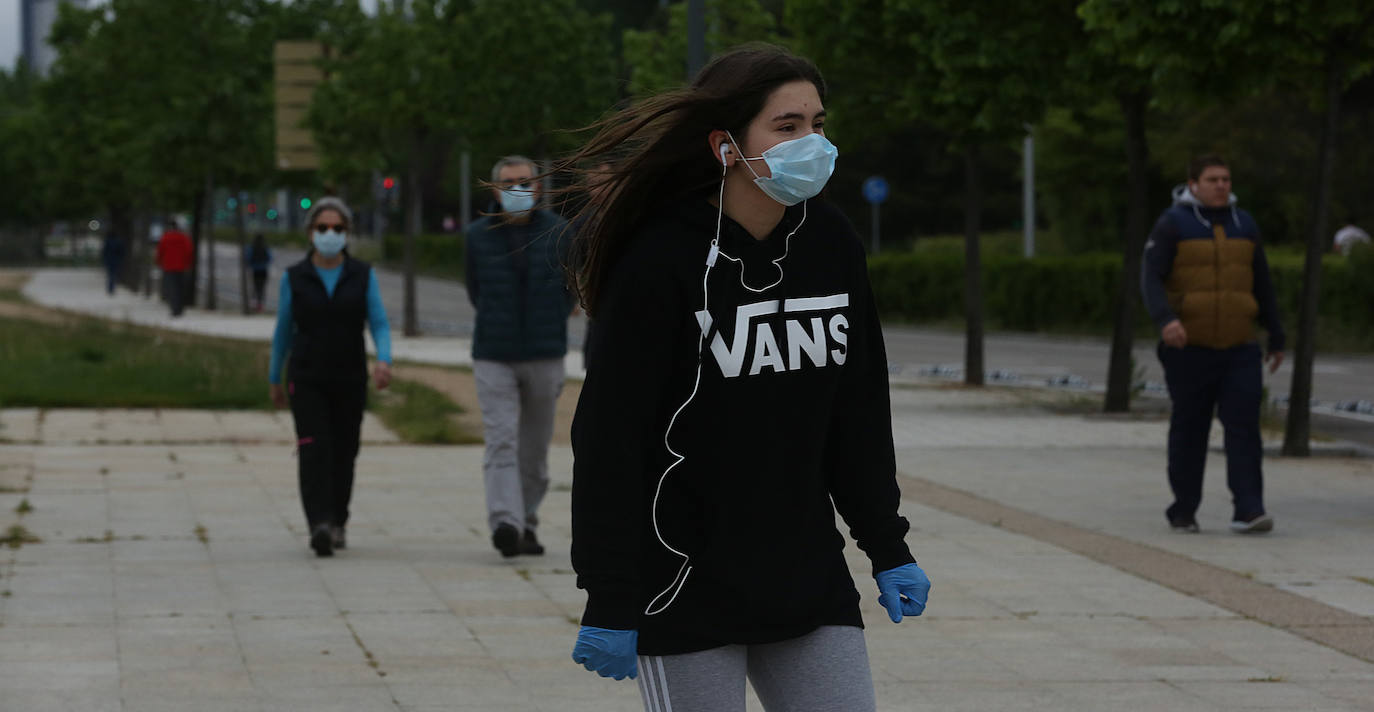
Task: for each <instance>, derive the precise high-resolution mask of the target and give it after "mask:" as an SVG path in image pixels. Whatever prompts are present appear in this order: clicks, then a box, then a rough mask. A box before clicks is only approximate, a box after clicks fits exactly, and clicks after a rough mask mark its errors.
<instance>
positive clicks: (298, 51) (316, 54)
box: [272, 40, 324, 171]
mask: <svg viewBox="0 0 1374 712" xmlns="http://www.w3.org/2000/svg"><path fill="white" fill-rule="evenodd" d="M323 59H324V47H323V46H322V45H321V44H320V43H318V42H311V41H308V40H305V41H296V40H284V41H281V42H277V43H276V46H275V47H274V48H273V52H272V60H273V61H272V65H273V69H274V72H273V79H274V91H275V95H276V144H277V155H276V158H277V168H279V169H281V170H284V171H297V170H315V169H318V168H319V167H320V158H319V154H318V153H317V152H316V150H315V141H314V139H313V137H312V136H311V134H310V130H309V129H307V128H305V126H303V125H302V121H303V120H304V119H305V114H306V111H308V110H309V108H310V98H311V96H313V94H314V91H315V87H316V86H317V85H319V83H320V82H322V81H324V70H323V69H322V68H321V67H320V61H321V60H323Z"/></svg>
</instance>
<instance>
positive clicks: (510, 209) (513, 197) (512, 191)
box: [501, 185, 534, 217]
mask: <svg viewBox="0 0 1374 712" xmlns="http://www.w3.org/2000/svg"><path fill="white" fill-rule="evenodd" d="M501 209H502V210H504V211H506V212H507V213H510V214H511V215H514V216H515V217H524V216H525V215H527V214H529V212H530V211H531V210H533V209H534V191H533V190H530V189H529V188H526V187H525V186H523V185H513V186H511V187H509V188H506V189H504V190H502V191H501Z"/></svg>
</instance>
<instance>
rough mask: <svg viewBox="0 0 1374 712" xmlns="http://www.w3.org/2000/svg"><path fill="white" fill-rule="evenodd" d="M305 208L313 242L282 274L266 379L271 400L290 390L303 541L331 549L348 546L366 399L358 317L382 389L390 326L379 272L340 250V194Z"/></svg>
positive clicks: (343, 212) (349, 216)
mask: <svg viewBox="0 0 1374 712" xmlns="http://www.w3.org/2000/svg"><path fill="white" fill-rule="evenodd" d="M308 217H309V219H308V220H307V224H308V225H309V234H310V239H311V245H312V248H311V249H310V251H309V252H307V253H306V255H305V259H303V260H301V261H300V262H297V263H296V264H294V265H292V266H291V267H290V268H289V269H287V271H286V273H285V274H283V275H282V279H281V292H280V296H279V297H278V299H277V328H276V331H275V332H274V334H273V336H272V363H271V366H270V367H269V373H268V381H269V382H270V383H271V395H272V403H273V404H274V405H275V406H276V407H278V408H280V407H283V406H285V405H286V404H287V395H288V394H289V395H290V403H291V416H292V418H293V419H294V420H295V423H296V442H297V446H298V450H299V453H300V460H299V461H300V486H301V503H302V504H303V505H305V519H306V523H307V524H308V525H309V528H310V547H311V548H312V549H314V550H315V553H316V554H317V555H319V556H333V555H334V550H335V549H342V548H344V547H345V546H346V545H347V544H346V539H345V537H344V525H345V524H346V523H347V522H348V502H349V499H350V498H351V497H352V495H353V464H354V461H355V460H356V459H357V457H358V440H359V435H360V431H361V430H362V422H363V409H364V408H365V407H366V405H367V348H366V344H365V343H364V341H363V325H364V322H366V324H367V326H368V327H369V329H370V330H371V331H372V341H373V343H374V344H375V345H376V347H377V364H376V366H374V367H373V371H372V377H373V378H374V379H375V380H376V381H377V388H378V389H379V390H380V389H382V388H386V387H387V385H388V384H389V383H390V382H391V331H390V327H389V326H388V324H387V318H386V309H385V308H384V307H383V306H382V298H381V293H380V291H379V290H378V289H377V275H376V273H375V272H374V271H373V269H372V267H371V266H370V265H368V263H366V262H363V261H361V260H356V259H353V257H351V256H350V255H349V254H348V251H347V250H345V249H344V245H345V244H346V243H347V235H348V230H349V227H350V226H351V225H352V224H353V213H352V211H350V210H349V209H348V206H347V205H346V204H344V202H343V201H342V200H339V199H338V198H322V199H321V200H319V201H318V202H316V203H315V205H314V207H313V208H311V210H310V214H309V216H308ZM288 352H289V354H290V356H289V360H288V356H287V354H288ZM283 363H285V364H286V367H287V368H286V371H287V372H286V385H285V386H284V387H283V385H282V382H281V370H282V365H283Z"/></svg>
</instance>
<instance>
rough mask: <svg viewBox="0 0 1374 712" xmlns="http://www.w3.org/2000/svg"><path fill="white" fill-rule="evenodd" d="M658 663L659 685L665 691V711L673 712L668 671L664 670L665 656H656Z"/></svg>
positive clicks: (655, 659)
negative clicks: (669, 694)
mask: <svg viewBox="0 0 1374 712" xmlns="http://www.w3.org/2000/svg"><path fill="white" fill-rule="evenodd" d="M654 662H656V663H658V687H659V690H660V691H662V692H663V712H673V700H672V698H671V697H669V696H668V673H667V672H665V671H664V670H663V656H661V655H660V656H659V657H657V658H654Z"/></svg>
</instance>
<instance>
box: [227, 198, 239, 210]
mask: <svg viewBox="0 0 1374 712" xmlns="http://www.w3.org/2000/svg"><path fill="white" fill-rule="evenodd" d="M225 203H226V204H227V205H228V206H229V209H230V210H233V209H234V208H237V207H238V206H239V200H238V198H230V199H229V200H227V201H225Z"/></svg>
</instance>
